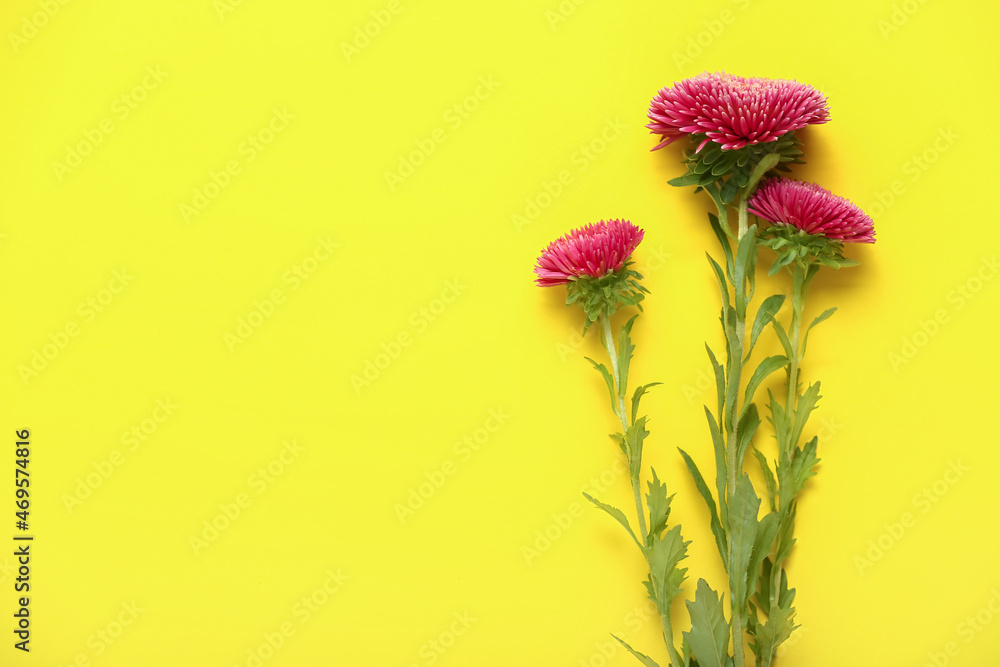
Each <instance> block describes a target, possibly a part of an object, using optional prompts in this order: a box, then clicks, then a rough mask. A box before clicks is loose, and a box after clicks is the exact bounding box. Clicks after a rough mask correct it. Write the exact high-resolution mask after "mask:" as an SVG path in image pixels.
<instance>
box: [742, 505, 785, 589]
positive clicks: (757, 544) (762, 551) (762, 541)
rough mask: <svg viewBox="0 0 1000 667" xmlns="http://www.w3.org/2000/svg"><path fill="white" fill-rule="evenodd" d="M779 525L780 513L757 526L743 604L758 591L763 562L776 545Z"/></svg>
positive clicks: (767, 516)
mask: <svg viewBox="0 0 1000 667" xmlns="http://www.w3.org/2000/svg"><path fill="white" fill-rule="evenodd" d="M779 523H780V520H779V516H778V513H777V512H771V513H770V514H767V515H766V516H765V517H764V518H763V519H761V520H760V522H759V523H758V524H757V536H756V537H755V538H754V544H753V551H752V552H751V553H750V564H749V565H748V567H747V585H746V593H745V598H744V599H743V604H746V603H747V602H749V601H750V598H751V597H753V594H754V593H755V592H756V590H757V580H758V579H759V577H760V572H761V562H762V561H763V560H764V558H766V557H767V555H768V554H769V553H770V552H771V545H772V544H774V538H775V537H776V536H777V534H778V528H779Z"/></svg>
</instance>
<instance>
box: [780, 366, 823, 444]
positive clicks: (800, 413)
mask: <svg viewBox="0 0 1000 667" xmlns="http://www.w3.org/2000/svg"><path fill="white" fill-rule="evenodd" d="M819 388H820V383H819V382H814V383H813V384H811V385H809V387H808V388H807V389H806V392H805V393H804V394H802V396H800V397H799V399H798V401H796V403H795V415H794V417H793V420H792V430H791V433H789V440H788V446H789V447H791V446H792V445H796V444H798V442H799V439H800V438H801V437H802V431H803V430H804V429H805V427H806V422H807V421H808V420H809V415H811V414H812V411H813V410H815V409H816V404H817V403H819V399H821V398H823V397H822V396H820V393H819ZM796 389H798V387H796Z"/></svg>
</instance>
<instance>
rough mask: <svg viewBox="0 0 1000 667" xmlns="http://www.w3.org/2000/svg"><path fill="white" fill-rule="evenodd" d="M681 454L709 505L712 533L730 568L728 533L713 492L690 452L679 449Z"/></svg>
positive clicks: (726, 564) (721, 554)
mask: <svg viewBox="0 0 1000 667" xmlns="http://www.w3.org/2000/svg"><path fill="white" fill-rule="evenodd" d="M678 451H680V453H681V456H682V457H683V458H684V464H685V465H686V466H687V469H688V471H689V472H690V473H691V477H693V478H694V485H695V487H697V489H698V493H700V494H701V497H702V498H703V499H704V501H705V505H707V506H708V514H709V521H710V525H711V527H712V535H714V536H715V546H716V547H717V548H718V549H719V556H721V557H722V563H723V565H724V566H725V567H726V569H728V568H729V556H728V554H727V552H726V533H725V530H724V529H723V528H722V522H721V521H719V513H718V511H717V510H716V506H715V499H714V498H712V492H711V491H710V490H709V488H708V484H706V483H705V478H704V477H702V474H701V471H700V470H698V466H697V465H695V462H694V461H693V460H692V459H691V457H690V456H688V453H687V452H685V451H684V450H683V449H681V450H678Z"/></svg>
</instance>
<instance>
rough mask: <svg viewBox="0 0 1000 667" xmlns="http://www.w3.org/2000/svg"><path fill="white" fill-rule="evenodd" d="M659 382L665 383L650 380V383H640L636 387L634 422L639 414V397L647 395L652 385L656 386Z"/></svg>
mask: <svg viewBox="0 0 1000 667" xmlns="http://www.w3.org/2000/svg"><path fill="white" fill-rule="evenodd" d="M658 384H663V383H662V382H650V383H649V384H644V385H640V386H638V387H636V388H635V393H634V394H632V421H633V422H634V421H635V419H636V417H637V416H638V414H639V399H640V398H642V397H643V396H645V395H646V392H647V391H649V389H650V388H651V387H655V386H656V385H658Z"/></svg>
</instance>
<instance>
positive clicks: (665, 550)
mask: <svg viewBox="0 0 1000 667" xmlns="http://www.w3.org/2000/svg"><path fill="white" fill-rule="evenodd" d="M689 544H690V542H685V541H684V539H683V538H682V537H681V527H680V526H674V527H673V528H671V529H670V530H668V531H667V532H665V533H663V535H662V536H659V537H654V538H653V540H652V541H651V543H650V546H649V548H648V549H647V550H646V554H647V558H648V559H649V575H650V577H651V581H652V582H653V587H654V589H655V591H656V596H655V597H652V596H651V597H652V600H653V602H655V603H656V608H657V610H658V611H659V612H660V614H668V613H670V604H671V602H673V599H674V598H675V597H677V596H678V595H679V594H680V592H681V585H682V584H683V583H684V579H685V577H686V576H687V569H686V568H679V567H677V564H678V563H680V562H681V561H682V560H684V559H685V558H687V547H688V545H689Z"/></svg>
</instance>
